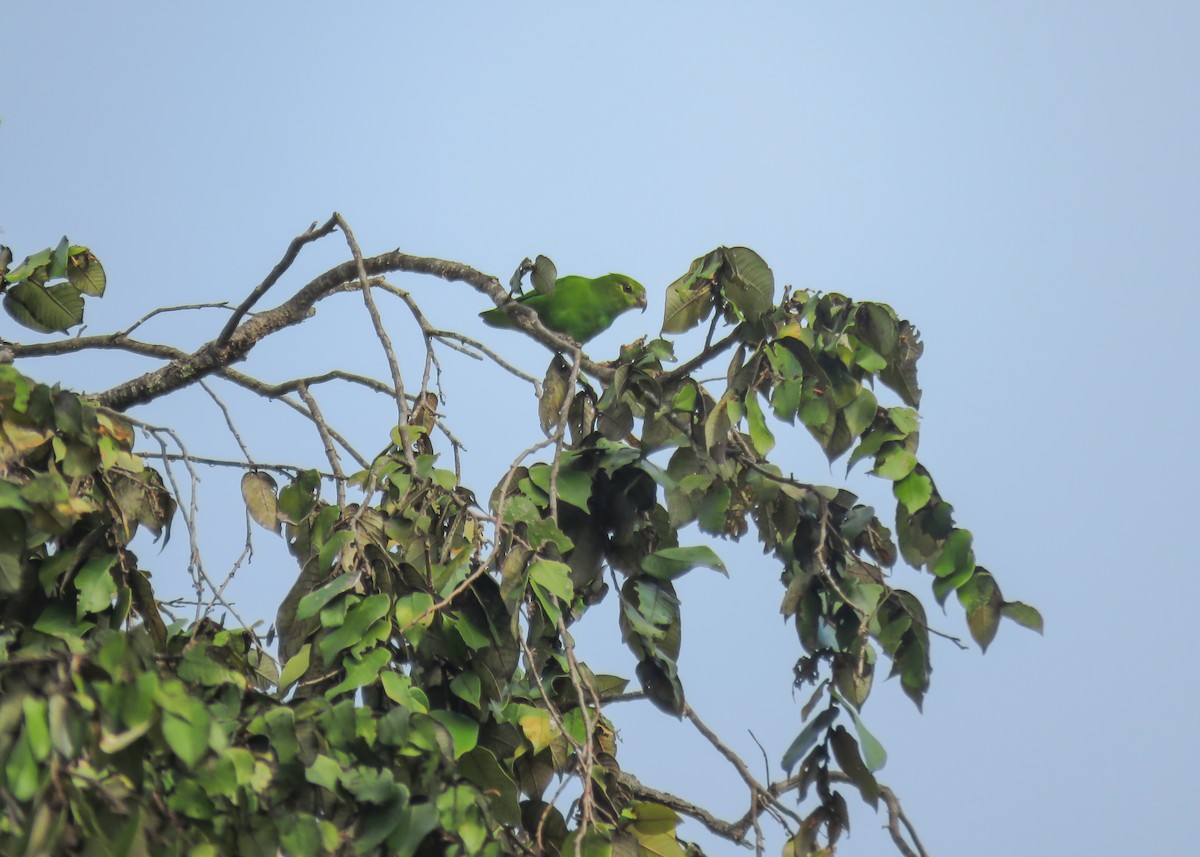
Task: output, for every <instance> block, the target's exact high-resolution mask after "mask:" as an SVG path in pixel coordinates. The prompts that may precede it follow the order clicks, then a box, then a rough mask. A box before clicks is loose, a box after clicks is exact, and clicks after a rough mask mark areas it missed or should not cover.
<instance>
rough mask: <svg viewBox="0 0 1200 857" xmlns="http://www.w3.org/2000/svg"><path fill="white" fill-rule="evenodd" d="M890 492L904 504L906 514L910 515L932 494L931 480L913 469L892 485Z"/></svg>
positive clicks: (927, 500)
mask: <svg viewBox="0 0 1200 857" xmlns="http://www.w3.org/2000/svg"><path fill="white" fill-rule="evenodd" d="M892 493H893V494H895V495H896V499H897V500H899V501H900V502H901V503H903V504H904V508H905V510H906V511H907V512H908V514H910V515H912V514H915V513H916V511H917V510H918V509H920V508H922V507H924V506H925V504H926V503H928V502H929V499H930V498H931V497H932V496H933V480H932V479H930V478H929V477H928V476H926V475H925V474H923V473H921V472H920V471H919V470H914V471H913V472H912V473H910V474H908V475H907V476H905V477H904V478H903V479H901V480H900V481H898V482H896V483H894V484H893V485H892Z"/></svg>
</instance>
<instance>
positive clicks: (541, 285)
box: [529, 255, 558, 295]
mask: <svg viewBox="0 0 1200 857" xmlns="http://www.w3.org/2000/svg"><path fill="white" fill-rule="evenodd" d="M529 280H530V282H532V283H533V288H534V290H535V291H536V292H537V293H538V294H541V295H552V294H554V284H555V283H556V282H557V281H558V269H557V268H556V267H555V266H554V263H553V262H551V261H550V259H549V258H548V257H546V256H540V255H539V256H538V257H537V259H535V260H534V262H533V270H532V271H531V272H530V275H529Z"/></svg>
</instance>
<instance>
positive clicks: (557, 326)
mask: <svg viewBox="0 0 1200 857" xmlns="http://www.w3.org/2000/svg"><path fill="white" fill-rule="evenodd" d="M516 300H517V303H522V304H525V305H526V306H528V307H531V308H532V309H533V310H534V311H535V312H536V313H537V314H538V318H539V319H541V322H542V324H544V325H545V326H546V327H548V328H550V329H551V330H556V331H558V332H559V333H565V334H566V335H567V336H569V337H571V338H572V339H574V340H575V341H576V342H580V343H583V342H587V341H588V340H589V339H591V338H592V337H594V336H596V335H598V334H600V333H603V332H604V331H605V330H607V329H608V327H609V325H611V324H612V323H613V321H614V320H615V319H616V317H617V316H619V315H620V314H621V313H623V312H625V311H626V310H628V309H632V308H633V307H635V306H636V307H641V308H642V309H643V310H645V309H646V289H645V287H644V286H643V285H642V284H641V283H639V282H638V281H637V280H634V279H632V278H631V277H627V276H625V275H624V274H605V275H604V276H603V277H596V278H594V279H593V278H589V277H559V278H558V279H557V280H556V281H555V283H554V291H553V292H552V293H551V294H548V295H544V294H541V293H540V292H529V293H527V294H524V295H521V297H519V298H517V299H516ZM479 315H480V317H481V318H482V319H483V321H484V323H485V324H489V325H491V326H492V327H509V328H511V327H516V325H515V324H514V323H513V320H512V319H511V318H509V315H508V313H507V312H505V311H504V309H503V308H501V307H497V308H496V309H489V310H487V311H485V312H481V313H480V314H479Z"/></svg>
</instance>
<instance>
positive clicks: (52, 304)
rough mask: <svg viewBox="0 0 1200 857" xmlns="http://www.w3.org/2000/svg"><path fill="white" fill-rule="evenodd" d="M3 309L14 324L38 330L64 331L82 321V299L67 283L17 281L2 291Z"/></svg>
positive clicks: (44, 331)
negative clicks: (38, 283)
mask: <svg viewBox="0 0 1200 857" xmlns="http://www.w3.org/2000/svg"><path fill="white" fill-rule="evenodd" d="M4 309H5V311H6V312H7V313H8V314H9V315H11V316H12V317H13V319H14V320H15V321H16V322H17V323H18V324H21V325H23V326H25V327H28V328H29V329H30V330H36V331H37V332H38V333H56V332H60V331H65V330H68V329H70V328H72V327H74V326H75V325H77V324H80V323H82V322H83V298H82V297H81V296H80V294H79V290H78V289H76V288H75V287H74V286H73V285H71V284H70V283H59V284H57V285H54V286H48V287H47V286H40V285H36V284H34V283H31V282H23V283H17V284H16V285H14V286H12V287H10V288H9V290H8V291H7V292H5V294H4Z"/></svg>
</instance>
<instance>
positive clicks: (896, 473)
mask: <svg viewBox="0 0 1200 857" xmlns="http://www.w3.org/2000/svg"><path fill="white" fill-rule="evenodd" d="M916 466H917V457H916V456H915V455H913V454H912V453H911V452H909V451H908V450H907V449H905V448H904V447H902V446H900V445H899V444H896V445H895V446H892V447H891V448H890V449H885V450H883V451H881V452H880V453H879V455H878V456H877V457H876V459H875V471H874V472H875V475H876V476H882V477H883V478H884V479H891V480H892V481H893V482H896V481H899V480H901V479H903V478H904V477H905V476H907V475H908V474H910V473H912V470H913V468H914V467H916Z"/></svg>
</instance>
